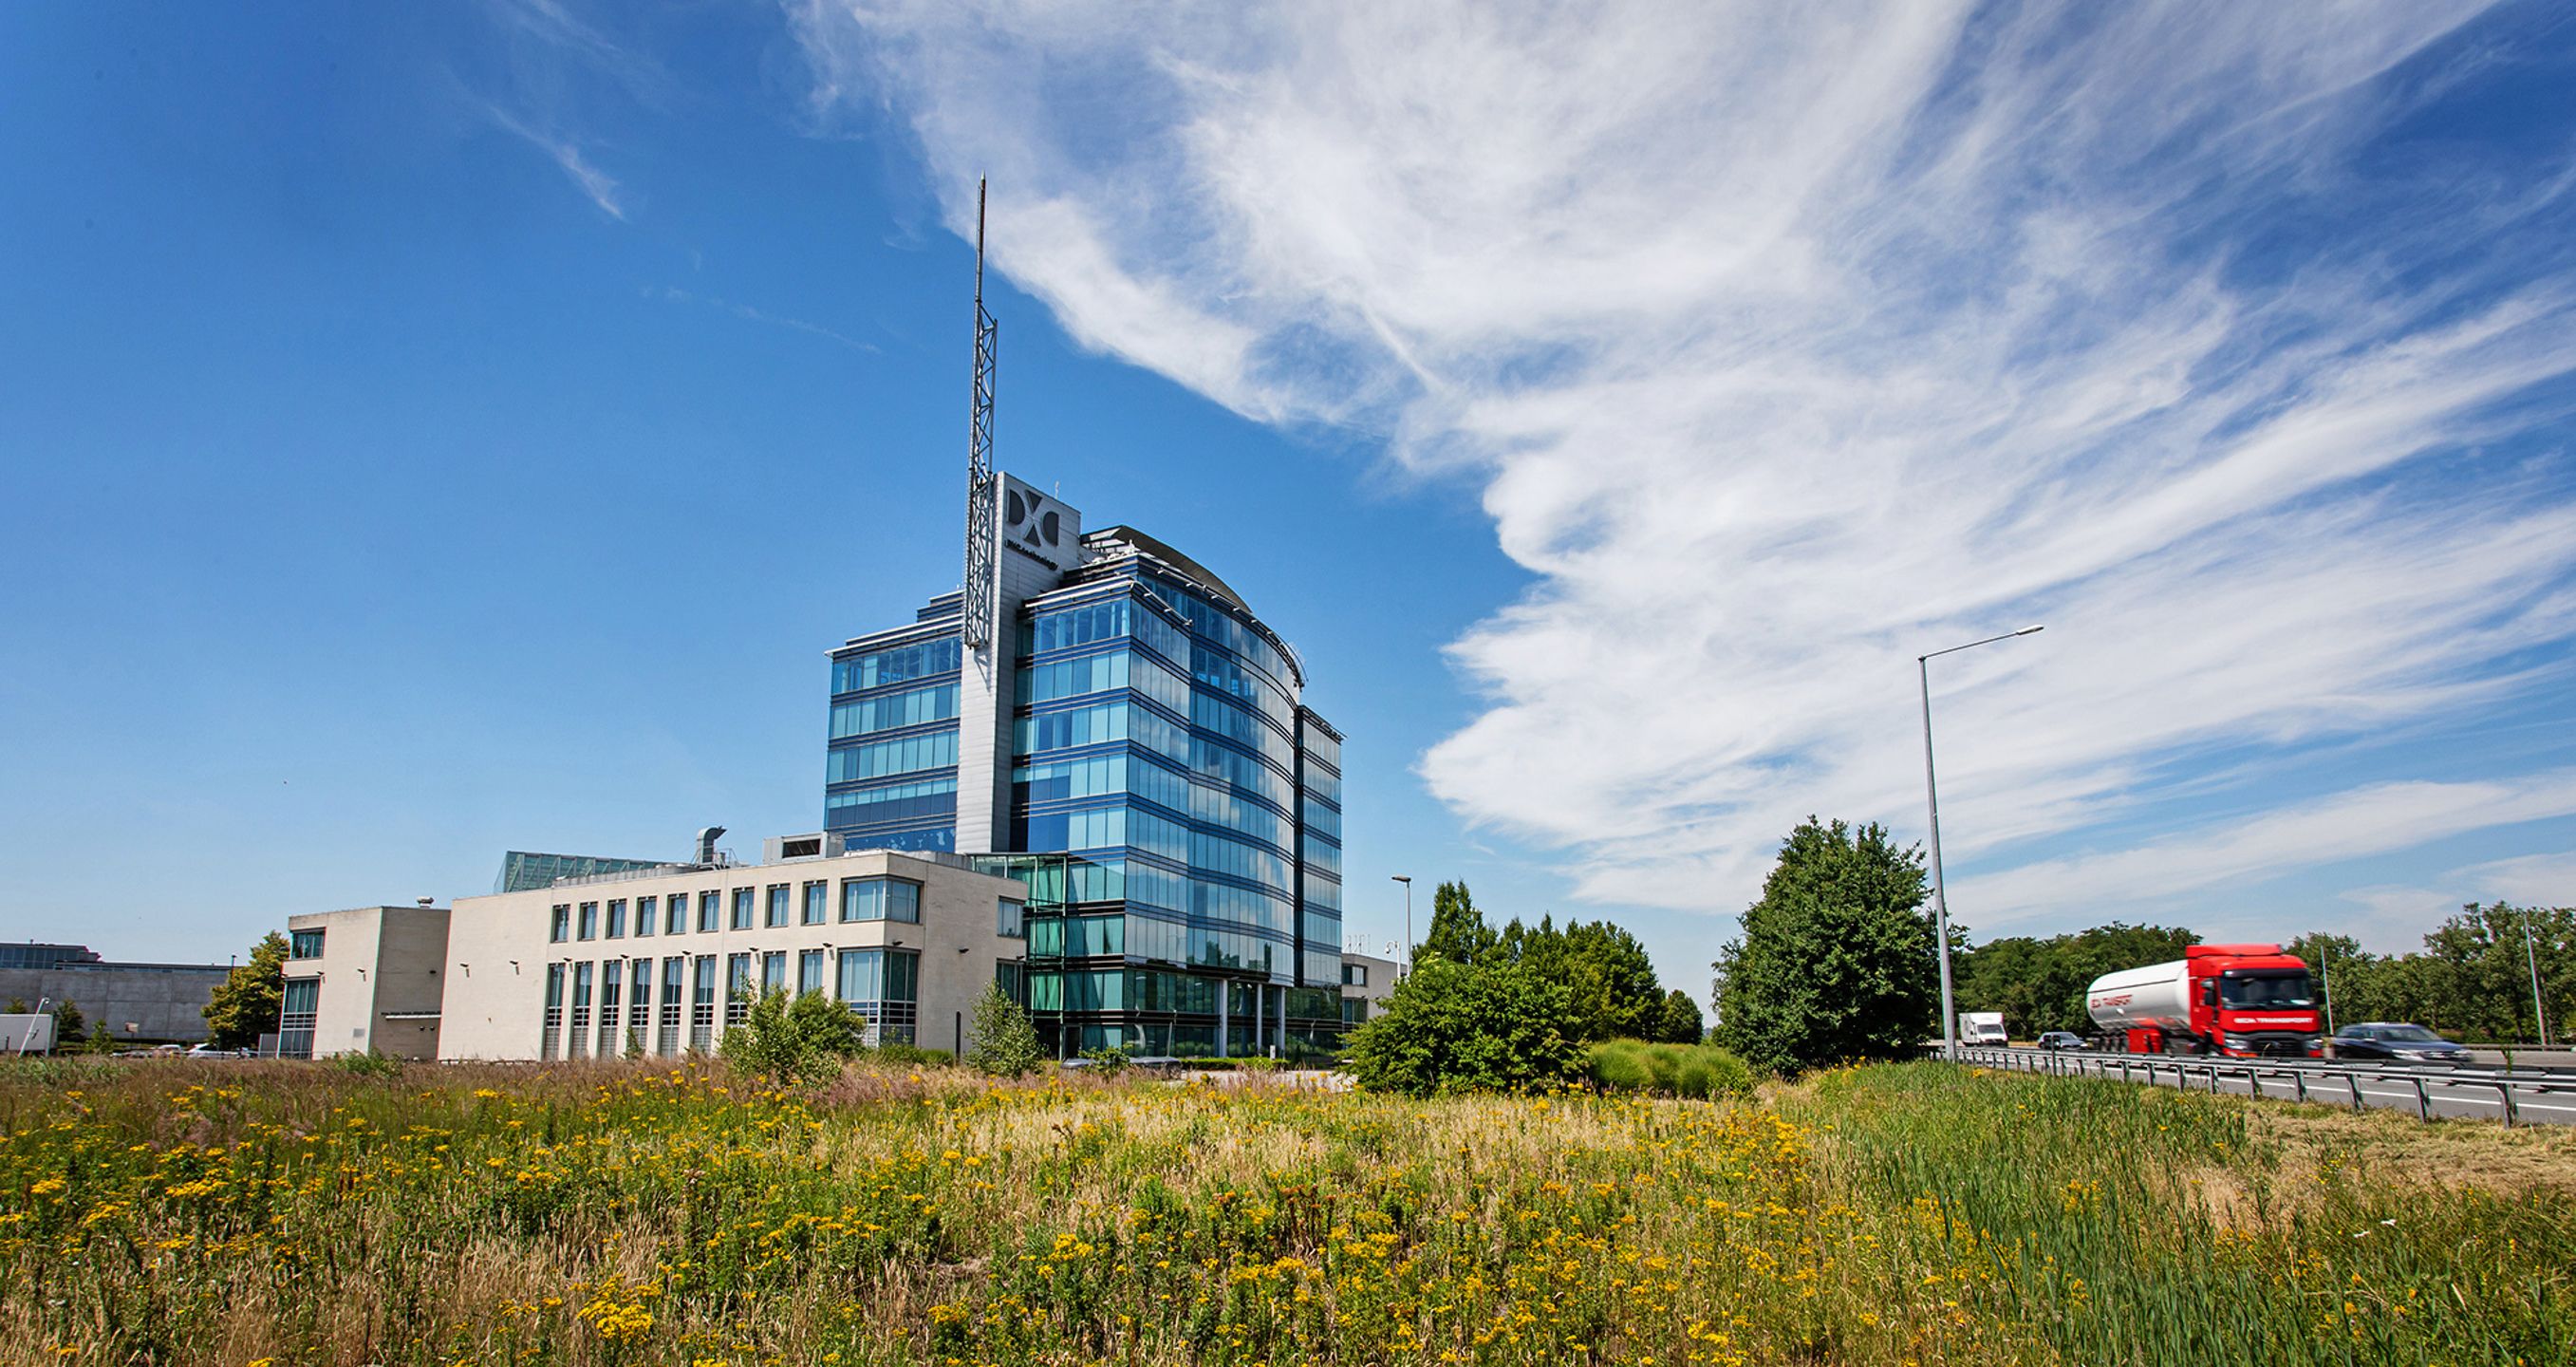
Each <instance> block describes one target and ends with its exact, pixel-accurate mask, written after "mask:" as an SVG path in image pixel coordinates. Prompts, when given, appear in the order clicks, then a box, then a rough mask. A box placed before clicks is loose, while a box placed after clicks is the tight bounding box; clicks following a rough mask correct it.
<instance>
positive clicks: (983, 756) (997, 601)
mask: <svg viewBox="0 0 2576 1367" xmlns="http://www.w3.org/2000/svg"><path fill="white" fill-rule="evenodd" d="M995 479H996V480H997V481H998V489H997V493H998V494H999V495H1000V496H999V497H997V498H995V499H994V500H993V522H992V525H990V526H987V527H979V528H976V529H974V531H973V533H972V534H973V535H976V536H980V537H984V538H986V539H987V540H989V541H990V542H991V543H992V545H993V597H992V600H991V601H989V602H984V603H965V604H963V605H962V607H961V610H962V611H964V612H971V613H975V614H977V615H978V617H980V618H981V620H982V622H983V625H984V630H985V633H986V635H985V646H984V648H983V649H981V650H969V651H967V652H965V660H964V664H963V667H962V669H961V670H960V672H959V676H958V682H959V688H958V701H957V737H958V744H957V836H956V841H955V845H954V848H956V849H958V850H961V851H967V850H1004V849H1009V848H1010V844H1011V842H1010V841H1009V840H1008V839H1007V838H1006V837H1007V836H1008V833H1009V831H1010V829H1011V767H1010V758H1011V752H1012V746H1011V720H1012V711H1013V709H1014V708H1016V707H1017V706H1018V704H1019V701H1020V700H1019V698H1018V697H1017V696H1016V693H1015V685H1016V682H1017V679H1018V671H1017V670H1016V668H1015V667H1014V665H1015V660H1016V658H1017V645H1016V642H1017V639H1018V633H1019V622H1020V608H1021V605H1023V604H1025V603H1026V602H1028V600H1029V599H1031V598H1034V597H1037V596H1038V595H1039V594H1042V593H1047V592H1049V591H1051V590H1053V589H1054V588H1056V587H1057V586H1058V585H1060V584H1062V583H1063V582H1064V576H1065V575H1066V574H1067V573H1068V572H1070V571H1072V570H1073V569H1075V568H1077V567H1079V566H1080V565H1081V563H1082V514H1081V513H1080V512H1079V511H1078V510H1076V509H1075V508H1074V507H1073V506H1072V505H1070V504H1067V503H1065V502H1063V501H1062V500H1060V499H1056V498H1053V497H1050V496H1048V495H1046V494H1042V493H1039V492H1038V490H1037V488H1036V486H1034V485H1031V484H1030V483H1029V482H1028V481H1026V480H1023V479H1021V478H1019V477H1017V476H1015V475H1011V474H996V475H995Z"/></svg>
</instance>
